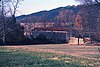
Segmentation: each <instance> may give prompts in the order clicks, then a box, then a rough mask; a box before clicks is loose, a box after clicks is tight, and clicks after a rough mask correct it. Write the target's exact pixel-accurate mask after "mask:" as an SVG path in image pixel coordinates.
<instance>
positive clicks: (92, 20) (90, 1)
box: [76, 0, 100, 43]
mask: <svg viewBox="0 0 100 67" xmlns="http://www.w3.org/2000/svg"><path fill="white" fill-rule="evenodd" d="M76 1H79V2H81V3H82V4H83V7H82V13H81V16H82V22H83V23H82V25H83V27H84V31H85V33H88V35H89V37H90V38H91V39H93V38H94V36H96V34H97V33H98V32H99V30H98V29H97V28H98V21H97V19H100V17H99V8H98V6H99V5H100V0H76ZM91 43H92V40H91Z"/></svg>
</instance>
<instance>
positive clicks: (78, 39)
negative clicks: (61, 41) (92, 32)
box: [78, 37, 80, 45]
mask: <svg viewBox="0 0 100 67" xmlns="http://www.w3.org/2000/svg"><path fill="white" fill-rule="evenodd" d="M79 39H80V38H79V37H78V45H80V43H79V42H80V40H79Z"/></svg>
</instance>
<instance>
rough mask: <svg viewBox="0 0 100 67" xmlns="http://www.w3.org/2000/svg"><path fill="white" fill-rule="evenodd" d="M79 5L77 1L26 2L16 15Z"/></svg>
mask: <svg viewBox="0 0 100 67" xmlns="http://www.w3.org/2000/svg"><path fill="white" fill-rule="evenodd" d="M77 4H78V3H77V2H76V1H75V0H24V1H23V2H21V4H20V5H19V8H18V12H17V14H16V15H17V16H19V15H27V14H31V13H35V12H39V11H43V10H51V9H55V8H58V7H65V6H67V5H77Z"/></svg>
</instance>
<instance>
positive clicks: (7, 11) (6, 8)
mask: <svg viewBox="0 0 100 67" xmlns="http://www.w3.org/2000/svg"><path fill="white" fill-rule="evenodd" d="M21 1H22V0H0V11H1V14H0V16H1V19H0V21H1V22H0V23H1V24H0V26H1V27H0V34H1V37H0V38H1V40H2V41H3V44H5V42H6V35H7V34H8V33H9V32H12V31H13V30H14V29H12V28H14V27H13V26H14V25H13V24H15V23H16V18H15V14H16V11H17V8H18V7H19V4H20V2H21Z"/></svg>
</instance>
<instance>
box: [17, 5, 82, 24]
mask: <svg viewBox="0 0 100 67" xmlns="http://www.w3.org/2000/svg"><path fill="white" fill-rule="evenodd" d="M79 11H80V6H66V7H59V8H56V9H53V10H50V11H40V12H37V13H32V14H29V15H22V16H19V17H17V21H18V22H22V23H24V22H28V23H33V22H75V17H76V14H77V13H78V12H79Z"/></svg>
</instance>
